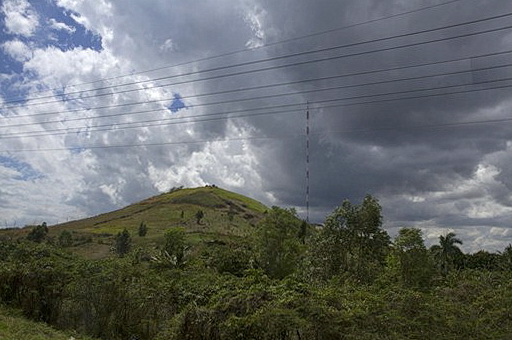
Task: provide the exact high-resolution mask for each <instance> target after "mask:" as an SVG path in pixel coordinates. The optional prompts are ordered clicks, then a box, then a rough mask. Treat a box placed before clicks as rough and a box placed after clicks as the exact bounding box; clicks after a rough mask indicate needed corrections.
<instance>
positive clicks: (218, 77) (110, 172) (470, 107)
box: [0, 0, 512, 252]
mask: <svg viewBox="0 0 512 340" xmlns="http://www.w3.org/2000/svg"><path fill="white" fill-rule="evenodd" d="M511 90H512V3H510V2H508V1H502V0H439V1H437V0H421V1H420V0H407V1H406V0H346V1H336V0H319V1H311V0H280V1H275V0H235V1H233V0H195V1H188V0H172V1H169V0H153V1H135V0H116V1H109V0H97V1H85V0H40V1H29V0H3V1H1V5H0V105H1V106H0V107H1V109H0V227H20V226H24V225H27V224H35V223H41V222H42V221H46V222H47V223H48V224H50V225H51V224H56V223H61V222H65V221H68V220H73V219H79V218H84V217H87V216H92V215H97V214H100V213H104V212H108V211H111V210H114V209H118V208H121V207H123V206H126V205H128V204H131V203H134V202H137V201H140V200H142V199H144V198H147V197H150V196H153V195H156V194H159V193H162V192H166V191H168V190H170V189H171V188H173V187H178V186H185V187H197V186H204V185H207V184H215V185H218V186H220V187H223V188H225V189H228V190H233V191H236V192H239V193H242V194H245V195H248V196H250V197H253V198H255V199H258V200H260V201H262V202H263V203H265V204H267V205H269V206H271V205H278V206H282V207H293V208H295V209H297V211H298V213H299V215H300V216H301V217H303V218H305V217H306V203H305V192H306V179H305V174H306V143H307V142H306V140H307V138H306V133H305V131H306V126H307V125H309V132H310V133H309V173H310V179H309V186H310V195H309V200H310V202H309V206H310V208H309V216H310V220H311V221H313V222H320V223H321V222H322V221H323V220H324V218H325V216H326V215H328V214H329V213H331V212H332V210H333V209H334V208H335V207H336V206H338V205H340V204H341V202H342V201H343V200H345V199H349V200H350V201H351V202H353V203H355V204H358V203H359V202H361V200H362V198H363V197H364V196H365V195H366V194H371V195H373V196H375V197H377V198H378V200H379V202H380V203H381V205H382V209H383V216H384V227H385V228H386V229H387V230H388V231H389V233H390V234H391V235H396V233H397V230H398V229H399V228H401V227H418V228H421V229H422V230H423V233H424V237H425V239H426V242H427V244H433V243H436V242H437V240H438V237H439V235H444V234H446V233H448V232H455V233H456V234H457V237H458V238H460V239H462V241H463V242H464V244H463V246H462V249H463V250H465V251H468V252H474V251H478V250H480V249H486V250H489V251H500V250H503V249H504V248H505V247H506V246H507V245H508V244H510V243H512V167H511V166H510V164H512V115H511V112H512V111H511V109H512V92H511ZM307 111H309V120H307V119H306V112H307Z"/></svg>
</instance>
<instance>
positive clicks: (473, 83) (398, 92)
mask: <svg viewBox="0 0 512 340" xmlns="http://www.w3.org/2000/svg"><path fill="white" fill-rule="evenodd" d="M507 53H508V52H507ZM509 66H512V63H509V64H504V65H500V66H489V67H484V68H479V69H471V70H462V71H453V72H445V73H440V74H435V75H426V76H416V77H406V78H400V79H394V80H385V81H377V82H371V83H364V84H355V85H341V86H335V87H327V88H321V89H312V90H304V91H295V92H290V93H283V94H273V95H267V96H260V97H251V98H245V99H239V100H230V101H222V102H214V103H205V104H203V105H202V106H205V105H209V104H211V105H217V104H226V103H233V102H239V101H248V100H258V99H269V98H279V97H283V96H289V95H300V94H307V93H314V92H321V91H331V90H335V89H346V88H354V87H361V86H368V85H382V84H390V83H391V84H392V83H397V82H402V81H409V80H416V79H426V78H431V77H444V76H447V75H454V74H463V73H472V72H478V71H482V70H493V69H499V68H504V67H509ZM510 79H511V78H502V79H499V80H488V81H480V82H472V83H464V84H452V85H446V86H439V87H434V88H419V89H411V90H406V91H395V92H384V93H376V94H371V95H358V96H352V97H346V98H337V99H335V101H340V100H353V99H364V98H374V97H381V96H389V95H400V94H407V93H416V92H423V91H435V90H441V89H447V88H454V87H464V86H470V85H482V84H488V83H493V82H498V81H505V80H510ZM329 101H330V100H329ZM320 102H325V101H320ZM314 103H319V101H317V102H314ZM292 105H297V104H292ZM274 108H275V107H274ZM264 109H267V108H260V109H258V108H256V109H255V110H264ZM147 111H150V112H154V111H155V110H147ZM240 111H247V109H245V110H238V111H235V112H234V113H236V112H240ZM140 112H141V111H138V112H132V114H134V113H140ZM142 112H145V111H142ZM228 113H233V112H229V111H228V112H225V111H224V112H219V113H216V114H211V113H210V114H206V116H211V115H218V114H228ZM119 115H125V114H124V113H123V114H119ZM201 116H205V115H195V116H188V117H180V118H174V119H188V118H195V117H201ZM243 116H244V117H246V116H248V115H243ZM97 118H106V117H105V116H103V117H97ZM229 118H234V117H226V118H223V119H229ZM87 119H91V118H90V117H85V118H73V119H68V120H67V121H78V120H87ZM174 119H170V120H174ZM153 121H156V122H161V123H162V122H164V121H166V119H158V120H153ZM61 122H62V121H61V120H55V121H47V122H40V123H21V124H11V125H6V126H2V127H3V128H12V127H21V126H32V125H43V124H50V123H61ZM145 122H151V121H139V122H131V124H143V123H145ZM113 124H114V123H111V124H107V125H108V126H112V125H113ZM123 124H126V123H118V124H117V125H123ZM174 124H176V123H174ZM101 126H102V125H99V127H101ZM103 126H105V125H103ZM92 127H93V128H94V127H96V126H92ZM82 128H87V129H90V128H91V127H90V126H84V127H78V128H63V129H55V130H45V131H41V132H45V134H46V132H50V131H67V130H68V129H82ZM115 129H117V127H116V128H112V130H115ZM32 132H34V133H37V132H38V131H29V132H21V134H25V135H26V134H27V133H32ZM16 134H17V133H10V134H2V135H0V138H5V136H8V135H16Z"/></svg>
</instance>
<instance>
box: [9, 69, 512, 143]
mask: <svg viewBox="0 0 512 340" xmlns="http://www.w3.org/2000/svg"><path fill="white" fill-rule="evenodd" d="M508 80H512V77H510V78H507V79H502V80H500V81H508ZM489 82H490V83H492V82H497V81H489ZM489 82H486V83H489ZM483 83H484V82H482V83H479V84H478V85H481V84H483ZM465 86H467V85H455V87H465ZM510 87H512V84H509V85H501V86H494V87H489V88H476V89H469V90H468V89H464V90H459V91H454V92H447V93H436V94H425V95H418V96H409V97H399V98H383V99H377V100H373V101H363V102H356V103H341V104H330V105H323V106H319V107H316V109H326V108H335V107H349V106H357V105H367V104H376V103H383V102H392V101H400V100H411V99H420V98H430V97H437V96H449V95H458V94H465V93H473V92H480V91H490V90H497V89H506V88H510ZM439 89H440V88H431V89H423V90H420V91H435V90H439ZM415 91H416V90H412V91H401V92H395V93H393V94H404V93H410V92H415ZM374 96H383V95H382V94H377V95H368V96H366V97H374ZM359 98H361V97H359ZM349 99H353V98H349ZM344 100H347V98H335V99H328V100H321V101H315V102H309V104H327V103H334V102H339V101H344ZM297 105H300V103H299V104H285V105H281V107H290V106H297ZM269 108H271V107H269ZM274 108H275V107H274ZM264 109H265V108H257V109H255V110H257V111H261V110H264ZM294 112H297V109H293V110H292V109H291V110H282V111H271V112H261V113H255V114H244V115H238V116H235V117H213V118H205V119H199V120H194V121H179V122H172V119H168V120H154V121H153V122H155V124H149V125H142V126H129V127H124V128H123V127H118V126H114V127H111V128H105V129H97V130H90V131H86V132H96V131H116V130H124V129H132V128H144V127H151V126H163V125H174V124H189V123H196V122H207V121H217V120H226V119H232V118H247V117H255V116H263V115H273V114H283V113H294ZM218 114H219V113H217V115H218ZM208 115H214V114H208ZM197 116H200V115H197ZM165 121H171V122H169V123H165ZM148 122H149V121H148ZM141 123H145V122H133V123H121V124H118V125H127V124H141ZM105 126H109V125H105ZM93 127H94V126H93ZM82 128H84V129H88V128H90V127H82ZM82 128H65V129H60V130H59V131H61V130H65V131H67V132H62V133H56V134H53V133H44V131H41V132H42V133H41V134H39V135H37V134H36V135H33V134H32V135H26V134H27V133H37V132H36V131H34V132H25V133H23V132H22V133H20V134H22V135H21V136H20V135H15V136H12V135H11V136H7V137H4V135H0V139H10V138H20V137H40V136H54V135H62V134H67V133H69V130H75V129H78V130H80V129H82ZM46 132H49V131H48V130H47V131H46ZM77 132H80V131H77Z"/></svg>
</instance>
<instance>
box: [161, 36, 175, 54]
mask: <svg viewBox="0 0 512 340" xmlns="http://www.w3.org/2000/svg"><path fill="white" fill-rule="evenodd" d="M175 50H176V45H175V44H174V42H173V41H172V39H170V38H169V39H166V40H165V41H164V43H163V44H162V45H160V51H162V52H164V53H167V52H174V51H175Z"/></svg>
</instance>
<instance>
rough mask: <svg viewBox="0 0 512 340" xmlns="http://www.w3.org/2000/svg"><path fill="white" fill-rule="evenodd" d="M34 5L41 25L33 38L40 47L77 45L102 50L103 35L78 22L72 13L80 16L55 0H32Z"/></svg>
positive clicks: (68, 47)
mask: <svg viewBox="0 0 512 340" xmlns="http://www.w3.org/2000/svg"><path fill="white" fill-rule="evenodd" d="M30 3H31V5H32V7H33V8H34V9H35V10H36V11H37V13H38V15H39V22H40V27H39V30H38V31H37V33H36V35H35V36H34V37H33V40H35V41H38V42H39V43H38V44H40V45H39V46H38V47H47V46H55V47H57V48H60V49H61V50H63V51H68V50H72V49H74V48H77V47H82V48H89V49H92V50H95V51H101V50H102V45H101V36H98V35H95V34H93V32H91V31H89V30H87V29H86V28H85V27H84V26H83V25H81V24H79V23H78V22H76V20H75V19H73V17H72V15H75V16H78V15H79V14H78V13H73V12H72V11H69V10H67V9H64V8H62V7H58V6H57V5H56V4H55V3H54V2H53V1H31V2H30Z"/></svg>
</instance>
